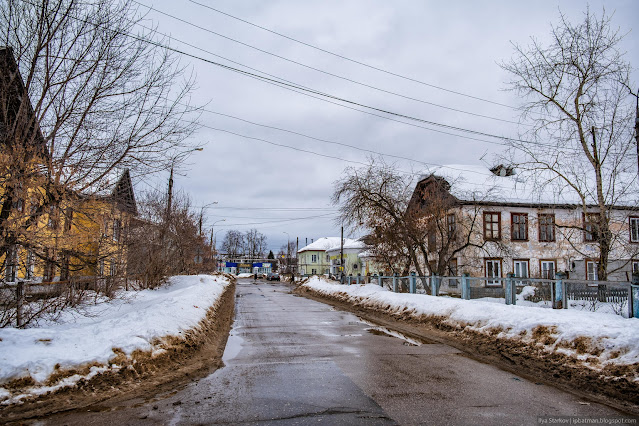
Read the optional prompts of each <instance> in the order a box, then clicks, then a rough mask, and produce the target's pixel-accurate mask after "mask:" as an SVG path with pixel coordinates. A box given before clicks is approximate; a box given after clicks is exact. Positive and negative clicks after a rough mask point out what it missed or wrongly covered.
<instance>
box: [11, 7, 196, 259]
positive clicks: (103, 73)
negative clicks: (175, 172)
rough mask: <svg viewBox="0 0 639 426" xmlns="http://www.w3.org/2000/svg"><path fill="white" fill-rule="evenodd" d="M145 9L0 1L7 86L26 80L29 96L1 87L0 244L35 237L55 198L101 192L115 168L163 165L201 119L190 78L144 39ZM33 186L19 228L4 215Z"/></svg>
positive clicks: (146, 33)
mask: <svg viewBox="0 0 639 426" xmlns="http://www.w3.org/2000/svg"><path fill="white" fill-rule="evenodd" d="M142 19H143V17H142V16H141V15H140V14H139V13H138V12H137V10H136V8H135V7H134V2H133V1H129V0H124V1H116V0H91V1H85V0H52V1H45V2H32V1H29V0H17V1H9V2H2V3H1V4H0V47H1V46H6V47H8V48H10V49H11V50H10V53H11V54H12V56H14V57H15V61H16V62H17V70H14V72H10V73H7V74H5V75H3V76H2V77H3V79H4V81H3V86H4V87H15V86H18V85H21V84H22V83H23V84H24V88H25V89H26V93H25V95H26V96H18V97H16V96H15V93H14V92H11V91H9V90H2V92H1V93H0V116H1V117H0V118H2V129H0V130H1V132H2V134H1V135H0V136H1V139H2V143H3V150H4V154H7V155H6V156H4V158H3V164H2V168H1V171H0V173H1V174H2V176H0V179H1V180H2V184H3V186H4V188H5V189H6V190H5V191H4V193H3V196H2V200H1V201H2V210H1V211H0V218H1V220H0V238H1V239H2V241H0V243H1V244H2V250H3V251H6V250H7V249H8V248H9V247H11V246H13V245H14V244H21V245H24V246H30V245H34V241H33V236H30V237H29V238H30V239H29V238H27V237H26V235H27V234H28V232H29V230H32V229H34V227H35V226H36V225H37V222H38V220H39V218H40V217H42V216H43V215H45V214H47V213H48V212H49V210H50V207H51V206H56V205H59V204H60V202H61V200H62V199H63V198H68V197H69V196H70V194H79V193H82V194H83V195H86V194H95V193H100V192H102V190H103V189H104V188H105V187H106V186H108V185H109V184H112V183H113V182H109V179H110V177H111V175H112V174H113V172H114V171H115V170H117V169H124V168H130V169H131V170H132V171H133V172H134V173H136V174H138V175H141V174H147V173H149V172H153V171H156V170H161V169H165V168H167V165H168V164H169V162H170V161H171V158H170V157H171V156H172V154H174V153H175V152H176V151H179V150H181V149H182V148H183V146H184V140H185V139H186V138H187V137H188V136H189V135H191V134H192V132H193V131H194V129H195V128H196V127H197V126H196V125H194V123H193V118H195V117H191V116H190V113H191V112H193V108H191V107H189V106H188V99H187V97H188V94H189V92H190V90H191V88H192V84H193V83H192V81H188V80H183V79H182V78H181V76H182V75H183V69H182V68H181V67H179V65H178V64H177V62H176V60H175V59H174V58H173V57H172V56H171V55H169V53H168V52H166V51H162V50H159V49H158V48H156V47H154V46H152V45H151V44H148V43H146V42H145V40H147V39H150V38H152V37H153V35H154V34H153V32H152V31H142V30H140V29H139V26H138V24H139V23H141V22H142ZM5 50H6V51H7V52H9V50H8V49H5ZM180 82H182V83H181V84H180ZM18 83H20V84H18ZM176 83H177V84H176ZM31 105H32V106H33V107H31ZM185 105H187V106H185ZM40 130H41V133H40ZM167 153H168V154H167ZM36 159H37V161H34V160H36ZM29 189H31V190H32V194H33V197H32V200H30V201H32V202H33V203H34V204H35V206H36V208H35V209H33V210H28V213H27V214H26V215H27V216H28V217H27V218H23V219H22V220H23V222H24V226H23V227H22V230H21V232H22V234H23V235H17V236H16V235H15V234H14V232H13V231H12V226H11V225H12V224H11V223H8V219H9V217H11V215H12V213H11V209H12V206H13V204H15V201H16V198H17V197H19V196H21V194H20V193H22V194H24V193H26V192H27V190H29ZM66 202H67V204H68V203H69V200H67V201H66Z"/></svg>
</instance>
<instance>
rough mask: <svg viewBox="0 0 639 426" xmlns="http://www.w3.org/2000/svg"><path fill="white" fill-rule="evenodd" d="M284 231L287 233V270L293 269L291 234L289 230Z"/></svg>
mask: <svg viewBox="0 0 639 426" xmlns="http://www.w3.org/2000/svg"><path fill="white" fill-rule="evenodd" d="M282 233H284V234H286V271H287V272H290V271H291V236H290V235H288V232H286V231H282Z"/></svg>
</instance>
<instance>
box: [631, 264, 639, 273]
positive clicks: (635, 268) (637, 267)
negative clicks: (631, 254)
mask: <svg viewBox="0 0 639 426" xmlns="http://www.w3.org/2000/svg"><path fill="white" fill-rule="evenodd" d="M632 273H633V274H639V262H636V261H635V262H632Z"/></svg>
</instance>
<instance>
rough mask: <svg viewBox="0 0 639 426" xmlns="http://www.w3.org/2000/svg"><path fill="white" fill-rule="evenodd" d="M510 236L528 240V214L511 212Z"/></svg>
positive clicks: (518, 239) (517, 239) (519, 239)
mask: <svg viewBox="0 0 639 426" xmlns="http://www.w3.org/2000/svg"><path fill="white" fill-rule="evenodd" d="M510 223H511V238H512V239H513V240H516V241H527V240H528V214H526V213H511V214H510Z"/></svg>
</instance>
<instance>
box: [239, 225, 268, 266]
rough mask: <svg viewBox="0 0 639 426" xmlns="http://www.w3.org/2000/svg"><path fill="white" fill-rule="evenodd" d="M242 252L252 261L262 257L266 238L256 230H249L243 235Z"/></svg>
mask: <svg viewBox="0 0 639 426" xmlns="http://www.w3.org/2000/svg"><path fill="white" fill-rule="evenodd" d="M244 245H245V246H244V252H245V253H246V255H247V256H248V257H250V258H252V259H259V258H263V257H264V250H266V236H265V235H264V234H262V233H261V232H259V231H258V230H257V229H249V230H248V231H246V234H245V235H244Z"/></svg>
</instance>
